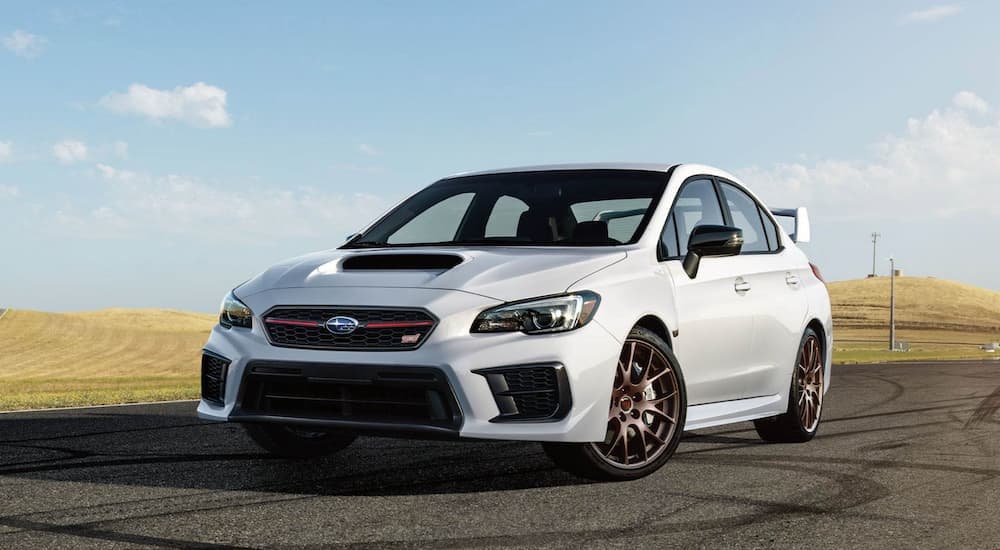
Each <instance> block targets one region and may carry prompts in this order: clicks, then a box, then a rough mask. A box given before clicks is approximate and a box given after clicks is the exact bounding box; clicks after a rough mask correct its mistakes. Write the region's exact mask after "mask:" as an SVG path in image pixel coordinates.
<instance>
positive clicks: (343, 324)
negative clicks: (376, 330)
mask: <svg viewBox="0 0 1000 550" xmlns="http://www.w3.org/2000/svg"><path fill="white" fill-rule="evenodd" d="M360 325H361V323H359V322H358V320H357V319H355V318H353V317H334V318H332V319H330V320H328V321H327V322H326V330H329V331H330V332H332V333H334V334H350V333H352V332H354V331H355V330H357V328H358V327H359V326H360Z"/></svg>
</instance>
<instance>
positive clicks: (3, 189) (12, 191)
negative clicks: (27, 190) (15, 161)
mask: <svg viewBox="0 0 1000 550" xmlns="http://www.w3.org/2000/svg"><path fill="white" fill-rule="evenodd" d="M20 194H21V191H20V190H19V189H18V188H17V187H14V186H13V185H4V184H2V183H0V200H4V199H13V198H15V197H17V196H18V195H20Z"/></svg>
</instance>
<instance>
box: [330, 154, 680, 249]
mask: <svg viewBox="0 0 1000 550" xmlns="http://www.w3.org/2000/svg"><path fill="white" fill-rule="evenodd" d="M666 183H667V176H666V174H664V173H661V172H643V171H636V170H563V171H545V172H512V173H505V174H488V175H482V176H464V177H456V178H449V179H446V180H441V181H439V182H437V183H435V184H434V185H431V186H430V187H428V188H426V189H424V190H423V191H421V192H419V193H417V194H416V195H414V196H412V197H410V198H409V199H408V200H406V201H405V202H404V203H402V204H401V205H399V206H398V207H397V208H395V209H394V210H393V211H391V212H389V213H388V214H387V215H386V216H385V217H383V218H382V219H381V220H379V221H378V222H377V223H376V224H375V225H373V226H372V227H371V228H370V229H369V230H368V231H366V232H364V233H362V234H361V235H359V236H357V237H355V238H354V239H351V241H350V242H348V243H347V244H346V245H344V247H343V248H364V247H384V246H390V247H391V246H420V245H436V246H447V245H487V246H488V245H496V246H512V245H526V246H530V245H544V246H552V245H558V246H615V245H621V244H629V243H634V242H635V241H637V240H638V239H639V237H640V236H641V235H642V231H643V230H644V229H645V227H646V224H647V223H648V221H649V216H650V215H651V214H652V212H653V210H654V209H655V208H656V204H657V202H658V200H659V198H660V195H661V194H662V193H663V188H664V187H665V186H666Z"/></svg>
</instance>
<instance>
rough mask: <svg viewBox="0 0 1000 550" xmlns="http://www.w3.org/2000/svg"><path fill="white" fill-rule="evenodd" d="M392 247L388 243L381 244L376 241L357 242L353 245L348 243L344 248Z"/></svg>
mask: <svg viewBox="0 0 1000 550" xmlns="http://www.w3.org/2000/svg"><path fill="white" fill-rule="evenodd" d="M389 246H392V245H391V244H388V243H379V242H375V241H356V242H353V243H347V244H345V245H344V248H382V247H389Z"/></svg>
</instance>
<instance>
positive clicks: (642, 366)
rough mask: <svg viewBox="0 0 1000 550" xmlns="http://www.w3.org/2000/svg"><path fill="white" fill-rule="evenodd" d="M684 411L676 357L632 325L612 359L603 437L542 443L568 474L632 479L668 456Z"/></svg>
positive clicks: (680, 431)
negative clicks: (615, 359) (614, 364)
mask: <svg viewBox="0 0 1000 550" xmlns="http://www.w3.org/2000/svg"><path fill="white" fill-rule="evenodd" d="M686 413H687V394H686V391H685V389H684V376H683V375H682V373H681V369H680V365H679V364H678V362H677V358H676V357H674V354H673V352H672V351H671V350H670V348H669V347H668V346H667V344H666V342H664V341H663V339H662V338H660V337H659V336H657V335H656V334H655V333H653V332H652V331H649V330H646V329H644V328H640V327H636V328H634V329H632V332H630V333H629V335H628V338H627V339H626V340H625V345H624V346H623V347H622V352H621V355H620V356H619V359H618V368H617V369H616V371H615V382H614V384H613V387H612V392H611V403H610V408H609V412H608V428H607V436H606V437H605V440H604V441H602V442H596V443H543V444H542V447H543V448H544V449H545V453H546V454H547V455H548V456H549V458H550V459H552V461H553V462H555V463H556V465H558V466H559V467H560V468H562V469H564V470H566V471H568V472H570V473H572V474H574V475H577V476H580V477H584V478H588V479H594V480H598V481H624V480H629V479H638V478H640V477H643V476H647V475H649V474H651V473H653V472H655V471H656V470H658V469H659V468H660V467H661V466H663V464H665V463H666V462H667V461H668V460H670V457H671V456H672V455H673V454H674V451H675V450H676V449H677V444H678V443H679V442H680V440H681V434H683V433H684V420H685V418H686ZM640 445H641V446H640Z"/></svg>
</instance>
